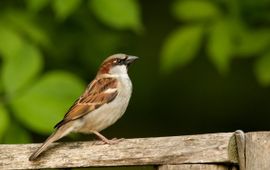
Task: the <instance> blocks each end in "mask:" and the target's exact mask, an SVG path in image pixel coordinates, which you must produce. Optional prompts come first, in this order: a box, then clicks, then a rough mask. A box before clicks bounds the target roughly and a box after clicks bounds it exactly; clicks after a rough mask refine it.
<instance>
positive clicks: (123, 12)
mask: <svg viewBox="0 0 270 170" xmlns="http://www.w3.org/2000/svg"><path fill="white" fill-rule="evenodd" d="M89 2H90V3H89V5H90V8H91V10H92V11H93V13H94V14H95V16H96V17H97V18H98V19H100V21H101V22H103V23H104V24H106V25H108V26H110V27H113V28H116V29H120V30H123V29H133V30H135V31H140V30H141V29H142V23H141V20H140V8H139V5H138V3H137V1H135V0H113V1H111V0H91V1H89Z"/></svg>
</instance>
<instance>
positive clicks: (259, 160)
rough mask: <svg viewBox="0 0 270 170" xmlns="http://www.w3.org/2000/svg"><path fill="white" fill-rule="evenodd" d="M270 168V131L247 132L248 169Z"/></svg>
mask: <svg viewBox="0 0 270 170" xmlns="http://www.w3.org/2000/svg"><path fill="white" fill-rule="evenodd" d="M257 169H258V170H269V169H270V133H269V132H252V133H246V170H257Z"/></svg>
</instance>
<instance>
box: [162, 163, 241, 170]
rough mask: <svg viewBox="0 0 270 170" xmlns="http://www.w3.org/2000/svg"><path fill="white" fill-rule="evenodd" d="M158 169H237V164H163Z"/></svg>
mask: <svg viewBox="0 0 270 170" xmlns="http://www.w3.org/2000/svg"><path fill="white" fill-rule="evenodd" d="M158 170H237V168H236V167H235V166H229V165H211V164H183V165H162V166H160V167H159V168H158Z"/></svg>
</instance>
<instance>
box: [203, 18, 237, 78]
mask: <svg viewBox="0 0 270 170" xmlns="http://www.w3.org/2000/svg"><path fill="white" fill-rule="evenodd" d="M233 47H234V45H233V41H232V31H231V25H230V23H229V22H228V21H226V20H220V21H219V22H216V23H215V24H214V25H213V26H212V28H211V31H210V36H209V42H208V46H207V50H208V56H209V58H210V60H211V61H212V62H213V64H214V65H215V66H216V67H217V69H218V70H219V72H220V73H223V74H224V73H226V72H228V70H229V62H230V60H231V58H232V52H233Z"/></svg>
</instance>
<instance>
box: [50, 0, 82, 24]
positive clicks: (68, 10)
mask: <svg viewBox="0 0 270 170" xmlns="http://www.w3.org/2000/svg"><path fill="white" fill-rule="evenodd" d="M52 3H53V9H54V12H55V13H56V17H57V18H58V19H60V20H63V19H66V18H67V17H68V16H69V15H71V14H72V13H73V12H74V11H75V10H76V9H77V8H78V6H79V5H80V3H81V0H65V1H62V0H54V1H52Z"/></svg>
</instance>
